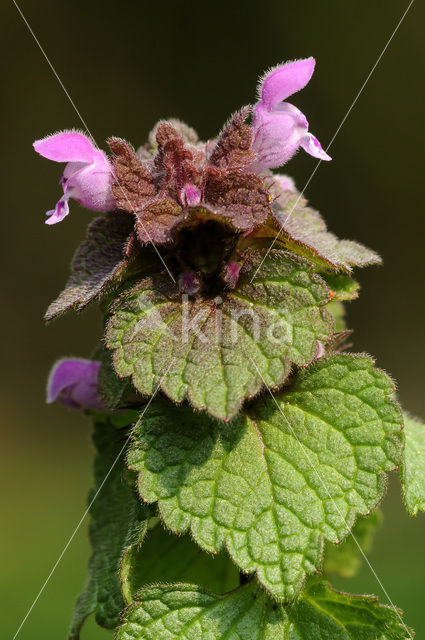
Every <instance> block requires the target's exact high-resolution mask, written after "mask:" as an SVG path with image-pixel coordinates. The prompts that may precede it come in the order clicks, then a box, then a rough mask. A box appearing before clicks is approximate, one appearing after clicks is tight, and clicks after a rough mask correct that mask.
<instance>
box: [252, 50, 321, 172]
mask: <svg viewBox="0 0 425 640" xmlns="http://www.w3.org/2000/svg"><path fill="white" fill-rule="evenodd" d="M315 64H316V63H315V60H314V58H306V59H304V60H295V61H294V62H287V63H286V64H284V65H281V66H278V67H275V68H274V69H272V70H271V71H269V73H267V74H266V76H265V77H264V78H263V80H262V81H261V82H260V85H259V94H260V101H259V102H257V104H256V105H255V108H254V119H253V145H252V146H253V150H254V152H255V153H256V155H257V157H256V161H254V164H253V167H254V170H256V171H264V170H265V169H273V168H275V167H280V166H281V165H283V164H285V162H287V161H288V160H289V159H290V158H292V156H293V155H294V153H295V152H296V151H297V149H298V148H299V147H300V146H301V147H302V148H303V149H304V150H305V151H307V153H309V154H310V155H312V156H314V157H315V158H320V159H321V160H330V159H331V158H330V157H329V156H328V155H327V153H325V151H324V150H323V149H322V146H321V144H320V142H319V141H318V140H317V138H315V137H314V136H313V135H312V134H311V133H309V132H308V122H307V119H306V117H305V115H304V114H303V113H301V111H300V110H299V109H297V107H294V105H292V104H290V103H289V102H285V100H286V98H288V96H290V95H292V94H293V93H296V92H297V91H299V90H300V89H303V88H304V87H305V86H306V84H307V83H308V82H309V80H310V78H311V76H312V75H313V71H314V66H315Z"/></svg>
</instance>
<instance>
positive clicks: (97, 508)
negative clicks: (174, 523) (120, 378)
mask: <svg viewBox="0 0 425 640" xmlns="http://www.w3.org/2000/svg"><path fill="white" fill-rule="evenodd" d="M93 438H94V443H95V445H96V448H97V456H96V459H95V487H94V489H93V490H92V492H91V494H90V495H89V503H91V502H92V500H94V502H93V504H92V506H91V509H90V513H91V524H90V539H91V544H92V548H93V555H92V557H91V559H90V563H89V577H88V580H87V583H86V586H85V589H84V591H83V593H82V594H81V595H80V597H79V599H78V601H77V604H76V607H75V612H74V616H73V619H72V622H71V628H70V631H69V640H76V639H78V638H79V635H80V630H81V627H82V624H83V622H84V620H85V619H86V617H87V616H88V615H90V614H91V613H95V614H96V621H97V622H98V624H99V625H101V626H102V627H107V628H109V629H112V628H114V627H116V626H117V624H118V621H119V617H120V612H121V610H122V609H123V607H124V606H125V601H124V599H123V596H122V593H121V580H120V575H119V574H120V569H121V565H122V563H123V562H125V558H126V555H127V554H128V553H130V552H131V550H132V548H133V546H134V545H137V544H138V543H139V542H140V541H141V540H142V539H143V536H144V534H145V530H146V527H147V520H148V518H149V517H150V515H151V511H150V509H149V507H148V506H144V505H141V504H140V501H139V500H138V499H137V495H136V494H135V491H134V488H133V486H131V485H130V484H128V483H127V482H126V481H125V471H126V469H125V465H124V461H123V456H121V457H120V459H118V461H117V462H116V463H115V466H113V467H112V465H113V464H114V462H115V461H116V459H117V456H118V455H119V452H120V449H121V448H122V444H123V443H122V441H121V437H120V433H119V431H117V428H116V427H115V426H113V425H111V424H109V423H108V421H107V419H106V418H105V417H103V419H99V420H98V421H97V422H96V424H95V433H94V437H93ZM111 468H112V471H111ZM109 472H110V473H109ZM108 473H109V476H108V477H107V474H108ZM106 477H107V480H106V482H105V483H104V484H103V486H102V483H103V482H104V480H105V478H106ZM98 491H99V493H98V495H97V497H96V498H95V496H96V493H97V492H98ZM94 498H95V499H94Z"/></svg>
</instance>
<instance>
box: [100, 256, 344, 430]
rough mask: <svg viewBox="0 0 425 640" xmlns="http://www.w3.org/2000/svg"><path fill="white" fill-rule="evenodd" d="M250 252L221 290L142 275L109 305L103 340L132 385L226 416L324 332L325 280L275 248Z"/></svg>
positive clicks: (306, 354) (312, 349)
mask: <svg viewBox="0 0 425 640" xmlns="http://www.w3.org/2000/svg"><path fill="white" fill-rule="evenodd" d="M262 256H263V254H262V253H261V252H253V253H252V254H251V255H250V257H249V258H248V259H247V260H246V262H245V264H244V266H243V268H242V269H241V274H240V278H239V282H238V286H237V288H236V289H235V290H233V291H231V292H228V293H226V294H224V296H223V298H221V297H217V298H215V299H213V300H212V299H194V300H192V299H188V298H187V297H186V298H183V299H182V297H181V295H180V294H179V292H178V291H177V290H176V289H175V288H174V287H173V285H172V283H171V282H170V279H169V278H168V277H167V276H158V277H153V278H147V279H146V280H144V281H142V282H141V283H140V285H138V286H137V287H135V288H134V289H132V290H131V291H129V292H127V293H126V294H124V295H123V296H122V297H121V298H120V299H119V300H118V301H117V303H116V304H115V305H114V306H113V308H112V317H111V319H110V321H109V323H108V327H107V333H106V344H107V346H108V347H109V348H110V349H113V350H114V352H115V353H114V359H113V361H114V366H115V370H116V372H117V374H118V375H119V376H120V377H125V376H132V381H133V384H134V386H135V387H136V389H138V390H139V391H140V392H141V393H142V394H146V395H149V394H152V393H153V392H154V390H155V388H156V386H157V385H158V384H159V385H160V388H161V389H162V390H163V391H164V392H165V393H166V394H167V395H168V396H169V397H170V398H171V399H172V400H175V401H176V402H181V401H182V400H184V398H186V397H187V398H188V399H189V401H190V402H191V403H192V405H193V406H194V407H195V408H197V409H204V410H207V411H208V412H209V413H210V414H211V415H213V416H214V417H217V418H220V419H226V420H227V419H229V418H232V417H233V416H234V415H235V414H236V413H237V411H238V410H239V408H240V407H241V404H242V402H243V401H244V399H245V398H247V397H252V396H254V395H255V394H256V393H258V392H259V391H260V389H261V388H262V386H263V384H267V385H269V386H271V387H275V386H276V385H280V384H282V383H283V382H284V380H285V379H286V378H287V376H288V374H289V372H290V369H291V363H295V364H297V365H300V366H302V365H305V364H307V363H309V362H310V361H311V360H312V359H313V358H314V357H315V356H316V354H317V350H318V345H317V340H324V341H326V340H328V339H329V338H330V336H331V334H332V331H333V319H332V316H331V315H330V314H329V313H328V312H327V311H326V310H325V309H324V308H323V307H324V305H325V304H326V303H327V302H328V301H329V293H328V289H327V287H326V285H325V283H324V282H323V280H322V279H321V278H320V277H319V276H318V275H317V274H315V273H312V270H311V265H310V263H308V262H307V261H305V260H303V259H302V258H297V257H296V256H293V255H291V254H288V253H286V252H282V251H272V252H270V253H269V254H268V256H267V258H266V260H264V262H263V263H262V265H261V267H260V269H258V271H257V273H256V274H255V277H254V279H253V280H252V282H251V277H252V274H253V273H254V272H255V271H256V269H257V267H258V266H259V264H260V262H261V260H262Z"/></svg>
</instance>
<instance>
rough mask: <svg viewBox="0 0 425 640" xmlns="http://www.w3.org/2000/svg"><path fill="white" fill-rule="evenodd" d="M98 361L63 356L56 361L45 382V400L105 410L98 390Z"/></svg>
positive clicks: (70, 407) (74, 407) (70, 405)
mask: <svg viewBox="0 0 425 640" xmlns="http://www.w3.org/2000/svg"><path fill="white" fill-rule="evenodd" d="M99 368H100V362H97V361H95V360H84V359H82V358H64V359H63V360H59V362H57V363H56V364H55V365H54V366H53V368H52V370H51V372H50V374H49V379H48V382H47V402H48V403H51V402H54V401H55V400H57V401H58V402H60V403H61V404H63V405H65V407H68V408H69V409H94V410H95V411H107V409H106V408H105V406H104V404H103V402H102V400H101V398H100V396H99V392H98V388H97V381H98V375H99Z"/></svg>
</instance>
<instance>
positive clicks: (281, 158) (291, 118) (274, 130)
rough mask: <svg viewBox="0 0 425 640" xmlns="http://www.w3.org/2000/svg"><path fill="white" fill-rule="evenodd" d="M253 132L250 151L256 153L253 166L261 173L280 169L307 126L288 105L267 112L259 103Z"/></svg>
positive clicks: (298, 144)
mask: <svg viewBox="0 0 425 640" xmlns="http://www.w3.org/2000/svg"><path fill="white" fill-rule="evenodd" d="M283 107H284V108H283ZM253 129H254V139H253V143H252V147H253V149H254V151H255V153H256V160H255V161H254V163H253V166H254V169H255V170H256V171H264V170H265V169H271V168H275V167H280V166H281V165H283V164H285V163H286V162H288V160H289V159H290V158H292V156H293V155H294V153H295V152H296V151H297V149H298V147H299V146H300V142H301V140H302V139H303V138H304V137H305V136H306V134H307V129H308V122H307V121H306V119H305V117H304V115H303V114H302V113H301V111H299V110H298V109H297V108H296V107H294V106H293V105H291V104H289V103H283V105H281V108H280V109H278V110H276V111H271V112H270V111H268V110H267V109H264V107H263V105H262V104H261V103H259V104H258V105H257V106H256V108H255V113H254V123H253Z"/></svg>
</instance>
